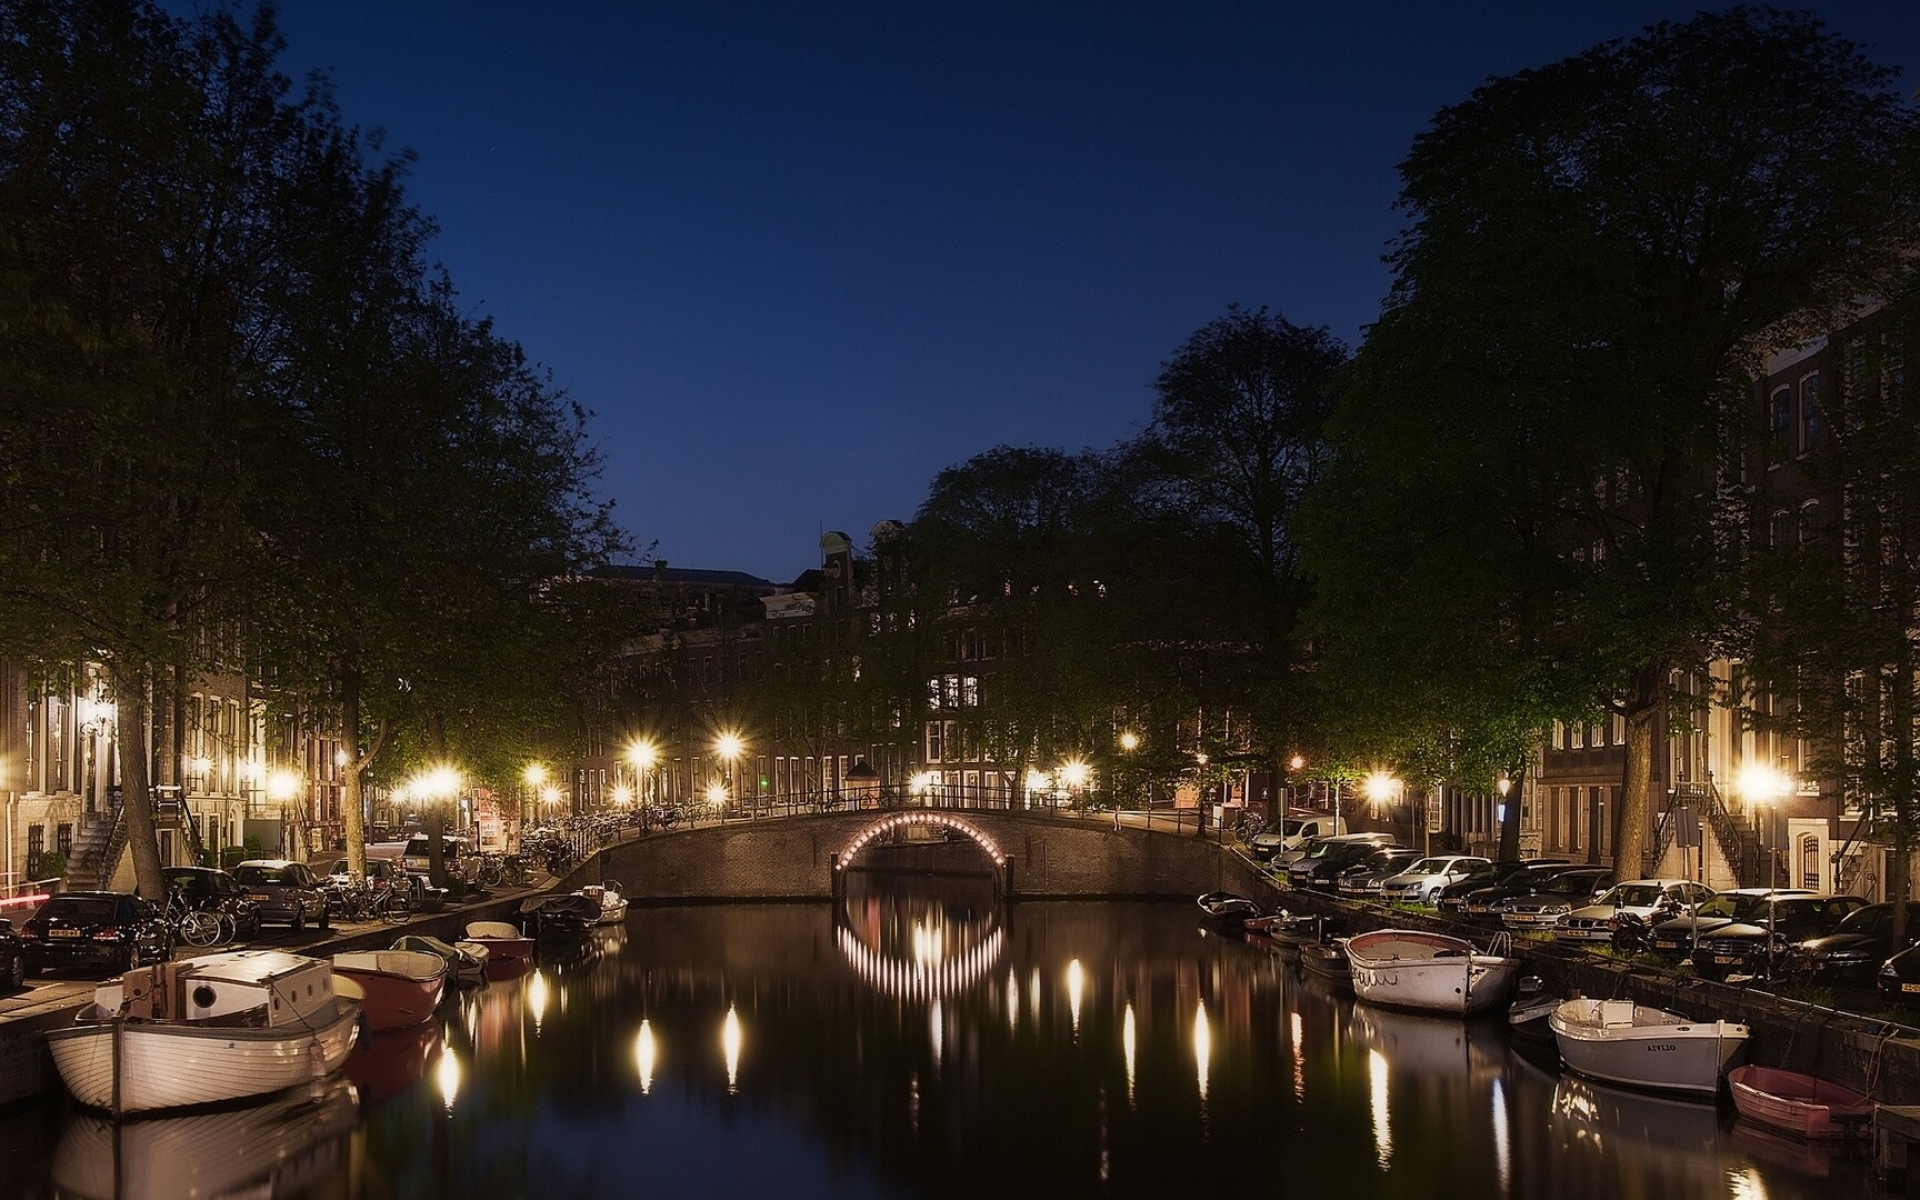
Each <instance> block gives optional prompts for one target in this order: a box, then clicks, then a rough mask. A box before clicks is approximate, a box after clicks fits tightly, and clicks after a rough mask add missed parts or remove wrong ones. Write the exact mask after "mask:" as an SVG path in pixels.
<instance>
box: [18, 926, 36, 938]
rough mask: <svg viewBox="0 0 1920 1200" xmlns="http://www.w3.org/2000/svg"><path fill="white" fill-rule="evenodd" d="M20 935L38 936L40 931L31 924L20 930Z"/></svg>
mask: <svg viewBox="0 0 1920 1200" xmlns="http://www.w3.org/2000/svg"><path fill="white" fill-rule="evenodd" d="M20 936H21V937H23V938H37V937H39V936H40V931H39V930H38V929H35V928H34V927H33V926H31V925H29V926H27V927H26V928H25V929H22V930H21V931H20Z"/></svg>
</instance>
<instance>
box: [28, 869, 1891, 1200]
mask: <svg viewBox="0 0 1920 1200" xmlns="http://www.w3.org/2000/svg"><path fill="white" fill-rule="evenodd" d="M633 890H636V891H637V890H638V889H633ZM1193 916H1194V914H1193V910H1192V908H1191V906H1190V905H1168V904H1094V903H1048V904H1019V905H1013V906H1011V907H1009V906H1005V905H1002V904H1001V903H999V901H998V897H997V896H996V894H995V889H994V886H993V883H992V881H991V880H990V879H986V878H982V877H979V876H972V877H968V876H943V875H936V876H921V875H905V874H877V873H858V872H856V873H854V874H853V875H852V876H851V877H850V879H849V888H848V894H847V898H846V901H845V903H844V905H842V906H837V907H829V906H827V905H819V904H776V905H727V906H690V907H680V908H653V909H649V908H643V907H637V906H636V907H635V908H634V909H633V910H632V912H631V914H630V915H629V919H628V922H627V925H626V927H625V928H624V930H616V931H612V932H611V933H609V934H606V935H602V937H601V938H600V939H598V940H596V941H595V942H594V943H593V944H592V945H591V946H589V947H586V948H584V949H583V950H582V951H581V952H579V953H577V954H574V955H571V956H569V957H566V958H562V959H547V960H544V961H542V962H541V963H540V964H539V969H538V971H537V972H536V973H533V974H529V975H524V976H521V977H518V978H504V979H500V980H495V981H493V982H490V983H489V984H488V985H487V986H486V987H485V988H484V989H483V990H481V991H479V992H477V993H476V992H469V993H466V994H465V995H463V996H462V997H461V998H460V999H459V1000H458V1001H457V1002H456V1003H455V1005H454V1006H453V1007H451V1008H450V1009H449V1010H448V1011H447V1013H446V1014H445V1017H444V1020H443V1021H442V1022H441V1023H440V1024H439V1025H438V1026H437V1027H434V1028H432V1030H431V1032H429V1033H427V1034H425V1035H423V1036H421V1037H420V1038H417V1039H414V1040H411V1041H406V1042H404V1043H402V1044H396V1045H395V1046H394V1047H393V1048H392V1049H393V1053H394V1055H395V1061H396V1062H397V1063H399V1064H400V1065H399V1066H398V1067H395V1068H393V1069H392V1070H390V1071H388V1072H386V1073H384V1074H382V1073H381V1072H379V1071H378V1070H377V1069H376V1070H375V1073H374V1075H373V1076H370V1077H368V1078H367V1080H366V1082H367V1086H366V1087H364V1088H362V1090H361V1093H360V1097H359V1106H358V1111H357V1112H355V1111H353V1110H352V1109H350V1108H343V1107H341V1102H340V1101H339V1100H338V1099H335V1100H333V1101H331V1102H330V1103H331V1105H332V1107H326V1106H323V1107H322V1108H320V1109H312V1108H301V1107H300V1105H299V1104H298V1103H296V1105H295V1110H296V1112H298V1113H301V1114H304V1119H301V1118H295V1119H289V1118H288V1117H286V1116H285V1115H284V1114H283V1113H278V1112H272V1111H262V1112H258V1113H255V1112H252V1111H251V1110H249V1112H248V1116H247V1118H246V1119H247V1120H248V1121H250V1122H252V1124H251V1125H250V1126H249V1128H251V1129H254V1130H257V1131H264V1132H261V1133H259V1134H258V1135H257V1136H251V1137H250V1138H249V1139H248V1142H247V1145H246V1147H245V1154H247V1155H254V1156H256V1157H254V1158H251V1159H248V1158H244V1156H243V1155H242V1154H241V1153H240V1152H239V1151H235V1153H234V1154H232V1155H230V1156H229V1157H228V1159H225V1160H223V1166H222V1168H221V1169H222V1171H223V1172H224V1174H223V1176H222V1178H221V1179H220V1181H219V1182H220V1183H221V1184H223V1185H227V1184H233V1185H238V1184H241V1183H243V1182H245V1180H243V1178H242V1177H243V1176H244V1177H246V1178H247V1179H251V1180H252V1181H253V1183H252V1186H253V1187H254V1190H253V1191H252V1192H250V1193H248V1194H256V1195H260V1196H263V1197H265V1196H275V1197H284V1196H288V1195H295V1196H314V1197H319V1196H327V1197H336V1196H337V1197H341V1198H343V1200H344V1198H345V1197H349V1196H366V1197H382V1196H393V1197H400V1196H407V1197H413V1196H447V1197H462V1198H466V1197H472V1198H474V1200H489V1198H492V1197H508V1196H526V1197H542V1196H596V1197H623V1196H658V1195H683V1194H698V1195H702V1196H705V1197H713V1198H719V1197H731V1196H754V1197H762V1196H769V1195H779V1196H802V1197H811V1196H822V1197H825V1196H832V1197H836V1198H839V1197H881V1196H886V1197H916V1196H941V1197H946V1196H961V1195H996V1196H1045V1197H1048V1198H1049V1200H1053V1198H1056V1197H1077V1196H1099V1197H1142V1198H1145V1197H1153V1198H1154V1200H1160V1198H1162V1197H1165V1196H1168V1195H1180V1194H1202V1195H1234V1196H1272V1195H1300V1196H1313V1195H1323V1194H1324V1195H1342V1196H1355V1197H1362V1196H1373V1195H1422V1196H1452V1195H1471V1196H1479V1197H1488V1198H1493V1197H1499V1198H1503V1200H1530V1198H1535V1197H1538V1198H1541V1200H1546V1198H1549V1197H1551V1198H1553V1200H1563V1198H1564V1200H1601V1198H1602V1197H1606V1198H1612V1197H1618V1196H1641V1197H1648V1198H1653V1197H1686V1198H1688V1200H1692V1198H1695V1197H1699V1198H1729V1200H1731V1198H1739V1200H1748V1198H1758V1197H1761V1196H1765V1197H1767V1198H1768V1200H1801V1198H1811V1197H1816V1196H1832V1195H1839V1194H1846V1195H1849V1196H1857V1197H1867V1196H1871V1195H1873V1194H1874V1186H1873V1184H1872V1183H1871V1181H1870V1179H1869V1173H1868V1171H1867V1168H1866V1165H1865V1163H1864V1162H1863V1161H1862V1160H1861V1159H1860V1158H1858V1157H1849V1156H1847V1155H1845V1154H1842V1155H1839V1156H1835V1155H1834V1154H1832V1153H1831V1152H1826V1151H1814V1150H1809V1149H1807V1148H1805V1147H1792V1146H1788V1147H1782V1146H1781V1145H1779V1144H1777V1143H1774V1142H1771V1141H1769V1140H1766V1139H1764V1138H1760V1139H1758V1140H1756V1137H1755V1135H1753V1134H1751V1133H1750V1132H1748V1131H1745V1130H1743V1129H1740V1128H1737V1127H1734V1126H1732V1124H1731V1122H1730V1120H1729V1119H1728V1118H1727V1117H1726V1116H1724V1115H1723V1114H1721V1113H1719V1112H1717V1111H1716V1110H1714V1109H1713V1108H1711V1107H1708V1106H1701V1105H1693V1104H1686V1103H1676V1102H1668V1101H1662V1100H1658V1099H1655V1098H1650V1097H1643V1096H1636V1095H1632V1094H1630V1093H1624V1092H1619V1091H1616V1090H1613V1089H1608V1088H1603V1087H1599V1086H1597V1085H1592V1084H1588V1083H1584V1082H1582V1081H1579V1080H1575V1079H1568V1078H1564V1077H1562V1076H1560V1075H1559V1074H1558V1073H1557V1072H1556V1071H1555V1070H1553V1069H1552V1067H1551V1066H1550V1065H1541V1064H1538V1063H1535V1062H1533V1061H1530V1060H1528V1059H1526V1058H1523V1057H1521V1056H1519V1055H1516V1054H1515V1053H1514V1052H1513V1050H1512V1048H1511V1047H1510V1046H1509V1045H1508V1041H1507V1037H1506V1034H1505V1031H1504V1029H1502V1028H1501V1027H1500V1025H1499V1024H1498V1023H1497V1022H1495V1023H1480V1024H1474V1025H1463V1024H1461V1023H1458V1022H1454V1021H1447V1020H1439V1019H1427V1018H1422V1017H1417V1016H1409V1015H1403V1014H1397V1013H1391V1012H1383V1011H1379V1010H1374V1009H1369V1008H1365V1007H1355V1006H1354V1005H1353V1004H1352V1003H1351V1002H1350V1001H1348V1000H1346V999H1344V998H1339V997H1335V996H1333V995H1330V994H1328V993H1326V992H1324V991H1322V990H1320V989H1319V988H1318V987H1317V986H1315V985H1314V984H1313V983H1311V982H1307V983H1303V982H1301V981H1300V980H1298V979H1296V978H1294V977H1292V976H1291V975H1289V974H1288V973H1286V972H1285V971H1284V970H1283V969H1282V968H1281V966H1280V964H1278V962H1277V961H1276V960H1274V959H1273V958H1271V957H1269V956H1268V955H1266V954H1265V953H1264V952H1262V951H1260V950H1258V949H1256V948H1254V947H1252V946H1249V945H1246V944H1243V943H1240V942H1237V941H1233V940H1227V939H1221V938H1218V937H1213V936H1210V935H1204V934H1202V933H1200V932H1198V931H1197V930H1196V929H1195V926H1194V920H1193ZM372 1065H373V1066H375V1067H376V1068H377V1067H378V1065H379V1064H378V1063H374V1064H372ZM443 1065H444V1066H446V1069H447V1073H448V1075H449V1077H450V1078H448V1079H442V1078H440V1075H441V1068H442V1066H443ZM449 1083H450V1084H451V1086H447V1085H448V1084H449ZM190 1119H191V1118H163V1119H161V1120H159V1121H154V1122H145V1123H142V1124H143V1126H145V1127H146V1128H147V1129H148V1130H150V1131H151V1133H143V1134H142V1136H143V1137H149V1138H152V1137H154V1135H164V1134H165V1133H166V1131H167V1130H168V1129H170V1128H177V1129H178V1130H179V1131H180V1132H179V1135H178V1136H176V1137H172V1138H171V1139H169V1138H167V1137H165V1136H160V1137H158V1138H156V1139H155V1144H156V1145H157V1144H161V1143H165V1144H166V1145H168V1146H180V1145H193V1144H196V1139H199V1138H201V1137H202V1136H203V1134H204V1128H203V1127H197V1126H193V1125H185V1124H183V1125H180V1126H177V1127H176V1126H172V1125H171V1124H170V1122H172V1121H175V1120H180V1121H187V1120H190ZM103 1136H105V1135H104V1134H103V1132H102V1130H101V1129H100V1128H99V1125H98V1123H97V1122H94V1123H89V1119H87V1118H82V1117H76V1116H73V1115H71V1114H68V1113H66V1112H65V1111H64V1110H63V1109H62V1107H61V1106H59V1105H47V1106H43V1107H42V1108H39V1109H34V1110H28V1111H25V1112H17V1113H13V1114H7V1115H5V1116H0V1154H4V1155H6V1157H5V1159H4V1160H0V1161H4V1163H5V1164H6V1165H7V1166H8V1167H13V1168H18V1169H19V1170H18V1171H17V1172H16V1174H17V1175H19V1177H20V1178H21V1179H22V1180H23V1182H22V1183H21V1184H20V1185H19V1186H18V1187H16V1188H15V1189H14V1191H12V1192H8V1193H7V1194H8V1195H13V1194H18V1195H21V1196H25V1197H31V1198H34V1200H39V1198H40V1197H51V1196H52V1195H53V1194H54V1193H53V1187H54V1184H55V1182H56V1180H58V1181H59V1182H60V1183H61V1184H62V1186H63V1187H64V1188H66V1189H68V1190H70V1191H71V1192H73V1193H74V1194H79V1195H88V1196H96V1195H97V1196H113V1197H115V1198H116V1200H120V1198H128V1197H135V1196H137V1197H140V1198H141V1200H167V1198H169V1197H174V1196H183V1195H186V1194H188V1193H186V1192H183V1191H181V1190H180V1189H179V1188H177V1187H173V1186H171V1179H172V1177H171V1176H169V1177H161V1176H157V1175H156V1176H153V1177H151V1178H148V1179H146V1180H142V1181H134V1180H130V1179H127V1178H124V1177H121V1178H115V1177H114V1176H113V1175H112V1174H110V1173H108V1174H102V1173H101V1172H100V1171H98V1170H95V1171H93V1172H91V1173H88V1174H84V1175H82V1174H80V1173H78V1172H79V1168H78V1167H77V1166H75V1165H73V1164H78V1163H82V1162H89V1161H95V1158H96V1156H95V1155H94V1154H93V1153H92V1148H93V1147H99V1146H105V1143H104V1142H103V1141H102V1138H103ZM122 1136H123V1141H122V1145H121V1147H120V1160H119V1161H121V1162H122V1163H131V1162H134V1161H139V1160H140V1159H141V1156H142V1155H145V1156H147V1157H146V1158H145V1160H144V1161H155V1159H154V1158H153V1157H152V1155H153V1152H152V1151H151V1150H149V1149H147V1148H146V1147H145V1146H138V1147H136V1146H135V1145H133V1144H132V1143H129V1142H126V1141H125V1140H124V1135H122ZM63 1143H65V1145H63ZM69 1146H70V1147H71V1148H70V1149H69V1148H68V1147H69ZM54 1147H60V1149H59V1150H58V1152H56V1151H55V1149H54ZM168 1152H169V1153H173V1152H174V1151H172V1150H169V1151H168ZM101 1153H102V1154H106V1155H108V1158H106V1159H104V1160H101V1161H107V1162H111V1161H112V1159H111V1149H110V1148H109V1149H104V1150H102V1151H101ZM9 1182H11V1180H9ZM62 1194H65V1193H62Z"/></svg>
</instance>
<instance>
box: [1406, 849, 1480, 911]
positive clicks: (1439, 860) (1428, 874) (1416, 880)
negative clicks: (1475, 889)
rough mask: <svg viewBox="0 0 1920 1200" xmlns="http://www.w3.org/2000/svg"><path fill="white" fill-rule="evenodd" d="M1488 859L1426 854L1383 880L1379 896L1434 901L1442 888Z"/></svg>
mask: <svg viewBox="0 0 1920 1200" xmlns="http://www.w3.org/2000/svg"><path fill="white" fill-rule="evenodd" d="M1486 865H1487V860H1486V859H1484V858H1480V857H1477V856H1475V855H1471V854H1438V855H1435V856H1433V857H1431V858H1423V859H1421V860H1420V861H1419V862H1417V863H1414V864H1413V865H1412V866H1410V867H1408V868H1407V869H1406V870H1404V871H1402V872H1400V873H1399V874H1398V875H1395V876H1392V877H1391V878H1389V879H1387V880H1385V881H1383V882H1382V883H1381V884H1380V898H1381V899H1382V900H1385V901H1386V902H1387V903H1388V904H1432V903H1434V902H1435V901H1437V900H1439V898H1440V889H1441V888H1443V887H1446V886H1447V885H1448V884H1450V883H1452V882H1454V881H1455V880H1459V879H1465V878H1466V877H1467V876H1469V875H1471V874H1473V873H1474V872H1475V871H1477V870H1479V869H1480V868H1481V867H1484V866H1486Z"/></svg>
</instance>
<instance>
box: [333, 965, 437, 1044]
mask: <svg viewBox="0 0 1920 1200" xmlns="http://www.w3.org/2000/svg"><path fill="white" fill-rule="evenodd" d="M333 969H334V972H335V974H338V975H343V976H345V977H346V978H348V979H351V980H353V981H354V982H355V983H357V984H359V985H360V988H361V990H362V991H364V992H365V993H366V1000H365V1001H364V1002H363V1004H362V1005H361V1010H360V1011H361V1016H362V1018H363V1019H364V1021H365V1023H366V1027H367V1029H368V1030H369V1031H378V1030H384V1029H405V1028H406V1027H407V1026H409V1025H418V1024H419V1023H420V1022H422V1021H424V1020H426V1019H427V1018H429V1017H431V1016H432V1015H433V1012H434V1009H436V1008H438V1007H440V997H441V996H442V995H444V994H445V992H446V986H447V963H446V960H445V959H443V958H441V957H440V956H439V955H437V954H430V953H428V952H426V951H424V950H355V951H350V952H348V953H345V954H336V955H334V956H333Z"/></svg>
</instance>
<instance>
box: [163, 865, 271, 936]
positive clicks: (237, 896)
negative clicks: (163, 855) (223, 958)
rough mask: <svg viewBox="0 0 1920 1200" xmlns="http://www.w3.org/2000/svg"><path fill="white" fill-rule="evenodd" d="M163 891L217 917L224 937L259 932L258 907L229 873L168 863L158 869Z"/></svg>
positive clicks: (221, 934) (193, 907)
mask: <svg viewBox="0 0 1920 1200" xmlns="http://www.w3.org/2000/svg"><path fill="white" fill-rule="evenodd" d="M161 875H162V876H164V877H165V879H166V881H167V891H168V892H169V893H170V894H172V895H176V896H178V897H179V898H180V901H181V903H183V904H185V905H186V906H187V907H189V908H192V909H194V910H196V911H199V912H210V913H213V914H214V915H215V916H218V917H219V918H220V936H221V937H222V938H223V939H226V940H229V941H230V940H232V939H233V938H250V937H252V936H253V935H254V934H256V933H259V932H260V910H259V908H257V907H256V906H255V905H254V904H253V903H252V902H251V901H249V900H248V899H247V894H246V892H244V891H242V890H241V888H240V885H239V884H238V883H237V882H235V881H234V878H233V876H232V875H229V874H228V873H227V872H225V871H220V870H215V869H214V868H212V867H168V868H167V869H166V870H164V871H162V872H161Z"/></svg>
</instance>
